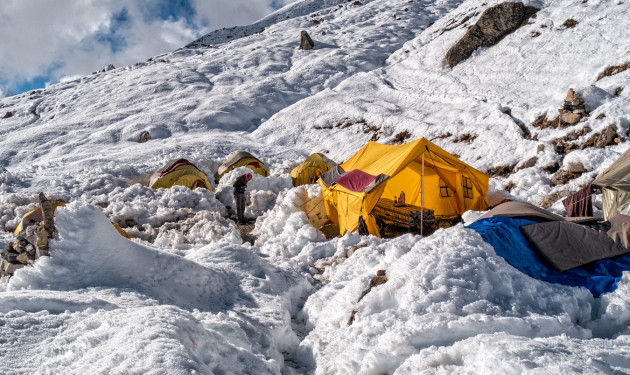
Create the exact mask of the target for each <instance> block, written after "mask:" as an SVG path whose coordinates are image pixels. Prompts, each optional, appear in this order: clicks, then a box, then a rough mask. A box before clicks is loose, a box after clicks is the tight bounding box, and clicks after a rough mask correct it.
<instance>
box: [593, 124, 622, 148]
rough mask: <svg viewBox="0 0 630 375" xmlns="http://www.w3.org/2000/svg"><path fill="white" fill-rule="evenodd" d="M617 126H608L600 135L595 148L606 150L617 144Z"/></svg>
mask: <svg viewBox="0 0 630 375" xmlns="http://www.w3.org/2000/svg"><path fill="white" fill-rule="evenodd" d="M618 137H619V135H617V126H615V125H608V126H607V127H606V128H605V129H604V130H602V132H601V133H600V135H599V138H598V139H597V140H596V141H595V147H597V148H604V147H606V146H611V145H614V144H616V142H615V138H618Z"/></svg>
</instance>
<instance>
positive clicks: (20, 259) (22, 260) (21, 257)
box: [16, 253, 29, 264]
mask: <svg viewBox="0 0 630 375" xmlns="http://www.w3.org/2000/svg"><path fill="white" fill-rule="evenodd" d="M28 259H29V258H28V253H22V254H20V255H18V257H17V259H16V260H17V261H18V262H20V263H22V264H28Z"/></svg>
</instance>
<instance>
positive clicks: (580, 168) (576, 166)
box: [567, 161, 586, 173]
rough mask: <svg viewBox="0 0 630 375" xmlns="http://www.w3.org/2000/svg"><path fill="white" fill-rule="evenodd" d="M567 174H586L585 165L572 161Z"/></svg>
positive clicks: (568, 165)
mask: <svg viewBox="0 0 630 375" xmlns="http://www.w3.org/2000/svg"><path fill="white" fill-rule="evenodd" d="M567 172H571V173H584V172H586V168H584V164H582V163H581V162H579V161H572V162H569V163H568V164H567Z"/></svg>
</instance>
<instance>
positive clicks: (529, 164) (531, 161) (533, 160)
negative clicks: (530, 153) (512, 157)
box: [518, 156, 538, 170]
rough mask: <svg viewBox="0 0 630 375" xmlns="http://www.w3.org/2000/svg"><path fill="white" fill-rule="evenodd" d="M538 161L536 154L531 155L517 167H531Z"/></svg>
mask: <svg viewBox="0 0 630 375" xmlns="http://www.w3.org/2000/svg"><path fill="white" fill-rule="evenodd" d="M537 161H538V158H537V157H536V156H534V157H531V158H529V159H527V161H525V162H524V163H523V164H521V165H520V166H519V167H518V169H519V170H520V169H525V168H531V167H533V166H534V165H536V162H537Z"/></svg>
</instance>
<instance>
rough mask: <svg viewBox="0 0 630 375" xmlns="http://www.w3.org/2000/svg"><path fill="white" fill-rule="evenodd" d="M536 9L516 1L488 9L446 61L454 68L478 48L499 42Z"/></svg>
mask: <svg viewBox="0 0 630 375" xmlns="http://www.w3.org/2000/svg"><path fill="white" fill-rule="evenodd" d="M536 11H538V9H536V8H533V7H525V6H524V5H523V3H516V2H513V3H510V2H506V3H501V4H498V5H495V6H493V7H491V8H488V9H486V11H485V12H483V14H482V15H481V17H479V20H478V21H477V23H476V24H474V25H473V26H472V27H471V28H470V29H468V32H467V33H466V35H464V36H463V37H462V39H460V40H459V41H458V42H457V43H456V44H455V45H454V46H453V47H452V48H451V49H450V50H449V51H448V52H447V53H446V57H445V59H446V63H447V64H448V66H449V67H451V68H452V67H454V66H455V65H457V64H458V63H459V62H460V61H462V60H464V59H467V58H468V57H469V56H470V55H471V54H472V53H473V52H474V51H475V50H476V49H477V48H479V47H490V46H492V45H494V44H496V43H498V42H499V41H500V40H501V39H503V37H505V36H506V35H508V34H510V33H512V32H513V31H514V30H516V29H518V28H519V27H520V26H521V25H522V24H523V23H524V21H526V20H527V19H528V18H529V16H531V15H532V14H534V13H536Z"/></svg>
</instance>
